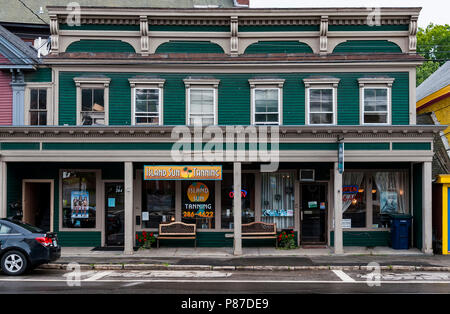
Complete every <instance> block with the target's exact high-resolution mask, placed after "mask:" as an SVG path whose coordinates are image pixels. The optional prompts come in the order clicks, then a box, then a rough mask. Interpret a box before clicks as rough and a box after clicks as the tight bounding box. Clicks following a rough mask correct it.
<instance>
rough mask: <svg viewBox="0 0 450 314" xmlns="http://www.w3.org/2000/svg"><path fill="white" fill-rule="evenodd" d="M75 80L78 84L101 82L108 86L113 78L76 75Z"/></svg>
mask: <svg viewBox="0 0 450 314" xmlns="http://www.w3.org/2000/svg"><path fill="white" fill-rule="evenodd" d="M73 81H74V82H75V85H76V86H81V85H83V84H99V85H100V84H101V85H104V86H105V87H108V86H109V84H110V83H111V79H110V78H109V77H74V78H73Z"/></svg>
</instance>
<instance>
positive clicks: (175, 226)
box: [156, 222, 197, 248]
mask: <svg viewBox="0 0 450 314" xmlns="http://www.w3.org/2000/svg"><path fill="white" fill-rule="evenodd" d="M160 239H164V240H179V239H180V240H181V239H191V240H194V247H195V248H196V247H197V225H195V224H186V223H184V222H171V223H168V224H160V225H159V233H158V238H157V241H156V246H157V248H159V240H160Z"/></svg>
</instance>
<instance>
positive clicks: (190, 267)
mask: <svg viewBox="0 0 450 314" xmlns="http://www.w3.org/2000/svg"><path fill="white" fill-rule="evenodd" d="M69 265H73V264H69V263H51V264H43V265H41V266H39V267H38V268H39V269H64V270H67V268H68V266H69ZM79 266H80V269H81V270H184V271H189V270H194V271H301V270H347V271H348V270H365V271H373V270H374V268H373V267H371V266H362V265H361V266H358V265H354V266H348V265H347V266H336V265H330V266H211V265H167V264H79ZM71 270H73V268H71ZM380 270H385V271H386V270H391V271H399V270H400V271H438V272H448V271H450V267H446V266H405V265H392V266H380Z"/></svg>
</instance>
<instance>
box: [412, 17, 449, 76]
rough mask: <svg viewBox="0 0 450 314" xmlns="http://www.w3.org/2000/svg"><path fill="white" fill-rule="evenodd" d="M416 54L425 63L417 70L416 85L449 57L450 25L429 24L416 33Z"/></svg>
mask: <svg viewBox="0 0 450 314" xmlns="http://www.w3.org/2000/svg"><path fill="white" fill-rule="evenodd" d="M417 53H418V54H420V55H422V56H423V57H425V59H427V61H426V62H425V63H424V64H423V65H422V66H420V67H418V68H417V85H420V84H421V83H422V82H423V81H424V80H426V79H427V78H428V77H429V76H430V75H431V74H433V73H434V71H436V70H437V69H438V68H439V67H440V66H441V65H443V64H444V63H445V62H446V61H447V60H448V59H449V56H450V25H448V24H445V25H435V24H433V23H430V24H429V25H428V26H427V27H426V28H425V29H423V28H419V30H418V32H417Z"/></svg>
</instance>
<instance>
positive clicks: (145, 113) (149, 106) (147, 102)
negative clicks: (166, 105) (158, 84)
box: [134, 88, 161, 125]
mask: <svg viewBox="0 0 450 314" xmlns="http://www.w3.org/2000/svg"><path fill="white" fill-rule="evenodd" d="M160 109H161V105H160V91H159V89H157V88H145V89H135V107H134V123H135V124H153V125H159V121H160V116H161V114H160Z"/></svg>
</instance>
